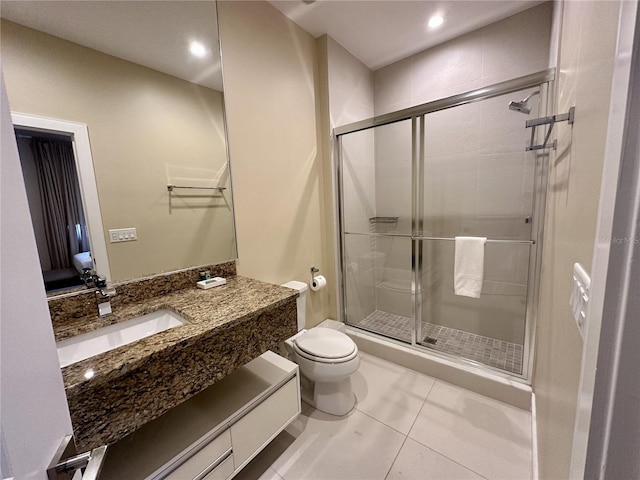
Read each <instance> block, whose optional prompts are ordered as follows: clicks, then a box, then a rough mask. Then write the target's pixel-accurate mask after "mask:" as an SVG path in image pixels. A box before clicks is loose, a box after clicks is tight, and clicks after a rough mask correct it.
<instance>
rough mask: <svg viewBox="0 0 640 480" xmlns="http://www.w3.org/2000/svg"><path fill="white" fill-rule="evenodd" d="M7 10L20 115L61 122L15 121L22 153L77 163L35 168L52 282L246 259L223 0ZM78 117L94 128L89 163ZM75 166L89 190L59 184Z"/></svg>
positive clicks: (5, 52)
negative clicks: (239, 224)
mask: <svg viewBox="0 0 640 480" xmlns="http://www.w3.org/2000/svg"><path fill="white" fill-rule="evenodd" d="M1 14H2V25H1V27H2V28H1V33H2V63H3V74H4V76H5V80H6V85H7V92H8V95H9V102H10V107H11V110H12V112H19V113H20V114H26V116H27V117H29V118H31V117H34V118H36V119H37V120H38V121H40V120H42V121H45V122H46V121H48V120H52V121H53V122H54V125H62V127H54V128H53V129H50V130H49V129H43V128H41V127H29V126H26V127H25V126H21V125H16V127H19V128H18V130H16V134H17V139H18V142H19V145H20V153H21V156H22V154H23V153H24V154H25V156H29V155H30V156H31V157H32V158H33V162H40V163H41V164H43V163H42V160H37V159H38V158H40V159H42V158H46V159H48V160H47V162H48V164H49V167H51V165H54V164H55V165H58V163H60V165H58V166H59V168H60V169H64V170H65V171H66V172H67V173H69V172H70V173H69V176H68V177H66V176H59V175H58V174H57V173H55V172H56V171H57V170H54V169H53V167H51V168H50V170H51V171H50V174H49V175H46V174H45V173H44V168H45V167H42V166H41V167H38V163H33V164H30V166H29V167H25V166H24V165H23V170H25V169H26V168H29V169H30V170H29V171H30V174H29V175H27V174H26V173H25V178H26V181H27V182H28V183H27V189H28V190H29V191H30V192H31V193H35V194H36V197H37V199H34V200H33V201H32V200H31V199H30V208H31V213H32V217H33V218H34V230H35V231H36V234H37V237H38V239H37V241H38V248H39V252H40V256H41V264H42V268H43V272H44V277H45V279H46V280H47V279H48V281H49V282H53V283H51V284H50V285H49V287H50V288H49V289H57V288H60V287H65V286H66V285H65V282H71V283H73V281H76V279H75V278H74V280H70V279H66V278H65V275H66V276H72V277H77V276H78V275H79V274H80V272H81V271H82V269H83V268H87V267H92V266H95V268H96V269H97V270H98V273H100V274H102V275H104V276H107V278H109V279H110V280H111V281H114V282H118V281H123V280H127V279H133V278H140V277H144V276H147V275H151V274H155V273H161V272H167V271H173V270H179V269H182V268H188V267H193V266H198V265H205V264H209V263H218V262H222V261H226V260H230V259H233V258H236V255H237V254H236V242H235V234H234V221H233V205H232V195H231V180H230V175H229V164H228V159H227V146H226V133H225V124H224V109H223V106H224V95H223V91H222V76H221V70H220V58H219V46H218V33H217V18H216V4H215V1H193V2H192V1H145V2H136V1H123V2H110V1H96V2H74V1H56V2H49V1H3V2H2V5H1ZM14 118H15V117H14ZM36 123H37V122H36ZM14 124H15V120H14ZM67 124H69V125H72V126H77V125H80V126H84V128H85V130H86V134H87V141H88V144H89V146H88V148H87V155H88V156H89V157H90V159H89V161H88V163H87V162H86V161H83V160H82V159H81V158H78V157H80V156H81V155H82V146H81V145H79V143H78V142H79V139H78V136H77V134H76V133H74V132H73V131H69V130H70V129H66V128H65V127H64V125H67ZM74 128H75V127H74ZM71 130H72V129H71ZM65 142H66V143H65ZM53 145H56V146H55V147H54V146H53ZM62 145H64V146H62ZM25 152H26V153H25ZM43 152H45V153H46V155H45V154H43ZM52 152H66V153H64V154H61V155H59V156H60V157H62V158H65V159H66V160H64V162H63V161H62V160H60V159H58V160H51V158H53V157H52V156H51V155H50V154H51V153H52ZM43 155H44V157H43ZM43 165H44V164H43ZM74 165H75V166H76V167H77V168H76V175H77V177H78V183H77V185H78V186H77V187H75V186H74V187H69V188H70V189H71V191H67V190H63V189H61V187H58V186H54V185H58V184H60V182H61V183H62V184H68V185H71V184H73V183H74V182H72V181H71V180H69V179H70V178H72V177H73V168H71V167H72V166H74ZM83 165H84V167H83ZM85 167H86V168H88V169H89V171H88V173H86V174H85ZM56 168H57V167H56ZM39 169H40V170H42V172H41V171H40V170H39ZM92 176H95V180H93V181H92V178H91V177H92ZM52 178H58V179H59V180H58V183H56V184H53V183H51V181H50V180H51V179H52ZM29 179H31V182H32V183H31V184H29V181H30V180H29ZM48 183H51V185H50V186H49V187H50V188H49V189H48V190H47V189H45V188H43V187H44V186H46V185H47V184H48ZM92 183H93V185H92ZM74 185H75V184H74ZM168 185H173V186H174V188H168ZM178 187H186V188H178ZM91 188H93V189H94V190H95V192H96V193H95V197H96V198H95V201H92V193H91ZM72 191H75V193H73V192H72ZM38 196H39V197H38ZM36 197H34V198H36ZM44 199H47V202H48V204H49V207H47V206H46V205H45V203H47V202H45V201H44ZM31 204H33V205H34V206H31ZM61 204H62V205H65V206H69V208H66V207H65V208H64V209H62V210H61V209H60V208H59V205H61ZM46 209H50V210H52V211H51V212H49V213H45V211H46ZM36 211H37V212H36ZM55 212H63V213H57V214H56V213H55ZM58 217H63V219H62V220H61V221H60V222H59V221H58V220H57V218H58ZM37 218H40V219H41V221H40V223H39V224H38V225H36V221H37ZM58 223H60V225H58ZM133 229H135V230H133ZM56 239H57V240H59V242H57V240H56ZM57 243H62V244H63V246H62V247H61V246H59V245H57ZM101 245H102V247H101ZM101 249H102V250H103V251H104V257H105V258H104V259H101V258H100V256H101V252H100V250H101ZM65 272H66V273H65ZM76 274H78V275H76ZM56 282H57V283H56Z"/></svg>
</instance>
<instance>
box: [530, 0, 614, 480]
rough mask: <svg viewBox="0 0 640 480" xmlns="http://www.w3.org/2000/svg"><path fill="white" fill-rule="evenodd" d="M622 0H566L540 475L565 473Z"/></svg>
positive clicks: (546, 293) (549, 227)
mask: <svg viewBox="0 0 640 480" xmlns="http://www.w3.org/2000/svg"><path fill="white" fill-rule="evenodd" d="M619 7H620V4H619V2H614V1H611V2H580V1H569V2H565V3H564V6H563V8H561V9H559V10H560V11H562V10H563V13H562V15H563V16H562V20H561V34H560V45H559V49H560V51H559V58H558V62H559V63H558V77H559V78H558V82H557V100H556V105H557V107H556V113H565V112H567V111H568V109H569V107H571V106H575V107H576V119H575V124H574V126H573V128H571V127H569V126H568V125H567V124H566V123H561V124H558V125H557V128H558V131H557V135H558V143H559V146H558V150H557V151H556V152H555V155H554V158H553V159H552V161H551V163H550V165H551V167H550V175H549V187H548V197H547V216H546V223H545V238H544V253H543V265H542V278H541V293H540V309H539V313H538V342H537V350H536V364H535V375H534V381H533V387H534V391H535V394H536V402H537V411H538V423H537V427H538V442H539V446H538V450H539V468H540V478H545V479H546V478H569V464H570V458H571V444H572V437H573V427H574V418H575V413H576V396H577V392H578V384H579V378H580V363H581V355H582V348H583V342H582V338H581V336H580V333H579V331H578V328H577V326H576V323H575V321H574V319H573V316H572V314H571V311H570V309H569V296H570V286H571V275H572V267H573V263H574V262H579V263H581V264H582V265H583V266H584V267H585V269H586V270H587V271H589V270H590V268H591V260H592V255H593V245H594V240H595V229H596V220H597V214H598V198H599V191H600V182H601V172H602V165H603V157H604V148H605V140H606V132H607V119H608V111H609V102H610V93H611V80H612V71H613V61H614V52H615V45H616V38H617V28H618V13H619Z"/></svg>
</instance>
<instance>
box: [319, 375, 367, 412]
mask: <svg viewBox="0 0 640 480" xmlns="http://www.w3.org/2000/svg"><path fill="white" fill-rule="evenodd" d="M311 383H313V382H311ZM312 404H313V406H314V407H315V408H317V409H318V410H320V411H321V412H325V413H328V414H331V415H336V416H338V417H341V416H343V415H346V414H347V413H349V412H350V411H351V410H353V407H354V406H355V404H356V396H355V394H354V393H353V388H352V387H351V378H350V377H347V378H345V379H343V380H339V381H337V382H315V384H314V385H313V402H312Z"/></svg>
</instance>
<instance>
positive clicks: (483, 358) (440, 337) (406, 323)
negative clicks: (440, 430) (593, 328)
mask: <svg viewBox="0 0 640 480" xmlns="http://www.w3.org/2000/svg"><path fill="white" fill-rule="evenodd" d="M353 326H355V327H359V328H363V329H365V330H371V331H374V332H376V333H379V334H381V335H386V336H389V337H392V338H396V339H398V340H402V341H405V342H409V343H410V342H411V331H412V329H413V320H411V318H409V317H403V316H400V315H395V314H393V313H387V312H383V311H381V310H376V311H375V312H373V313H372V314H370V315H368V316H367V317H365V318H364V319H363V320H362V321H360V322H359V323H358V324H355V325H353ZM422 336H423V338H422V339H419V340H418V343H421V345H423V346H425V347H427V348H430V349H432V350H437V351H439V352H443V353H448V354H450V355H455V356H458V357H462V358H466V359H469V360H473V361H476V362H479V363H483V364H485V365H490V366H492V367H495V368H499V369H501V370H506V371H507V372H511V373H516V374H521V373H522V355H523V349H522V345H518V344H516V343H510V342H505V341H502V340H496V339H494V338H489V337H485V336H483V335H476V334H474V333H469V332H464V331H462V330H456V329H455V328H449V327H444V326H442V325H434V324H432V323H426V322H423V323H422ZM434 340H435V343H432V342H433V341H434Z"/></svg>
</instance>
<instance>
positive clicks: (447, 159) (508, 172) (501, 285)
mask: <svg viewBox="0 0 640 480" xmlns="http://www.w3.org/2000/svg"><path fill="white" fill-rule="evenodd" d="M532 91H535V89H530V90H525V91H520V92H516V93H515V94H509V95H503V96H498V97H494V98H491V99H486V100H483V101H480V102H476V103H470V104H466V105H462V106H457V107H453V108H450V109H447V110H442V111H438V112H433V113H429V114H427V115H426V116H425V126H424V158H423V160H424V164H423V167H422V176H421V179H420V180H421V182H422V185H421V188H422V189H423V201H422V202H421V205H420V208H421V211H420V218H421V221H420V222H419V226H420V234H419V236H420V239H421V240H420V247H419V248H420V254H421V264H422V269H421V271H420V287H421V288H420V296H419V298H417V304H418V310H419V312H418V317H419V318H418V319H417V321H416V330H417V334H416V335H417V343H420V344H422V345H424V346H426V347H429V348H431V349H434V350H437V351H440V352H444V353H448V354H452V355H455V356H458V357H462V358H465V359H468V360H473V361H476V362H479V363H483V364H486V365H489V366H492V367H496V368H499V369H501V370H506V371H508V372H511V373H515V374H521V373H522V370H523V357H524V345H525V332H526V319H527V298H528V295H527V293H528V286H529V265H530V260H531V258H532V254H533V249H534V248H535V246H534V242H533V241H532V238H533V237H532V233H533V231H532V225H533V221H534V191H535V179H536V161H537V159H536V155H535V154H533V153H532V152H525V148H524V147H525V144H526V143H525V142H526V140H527V138H526V135H527V131H526V129H525V128H524V123H525V120H526V119H527V117H525V116H523V115H522V113H520V112H514V111H510V110H508V109H507V104H508V103H509V101H510V100H513V99H516V98H520V97H524V96H527V95H528V94H529V93H531V92H532ZM532 115H533V116H534V118H535V116H536V115H537V108H536V107H534V108H533V111H532ZM456 236H473V237H486V238H487V239H488V240H487V243H486V246H485V257H484V279H483V286H482V292H481V295H480V298H470V297H466V296H460V295H456V294H455V293H454V288H453V285H454V248H455V242H454V238H455V237H456Z"/></svg>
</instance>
